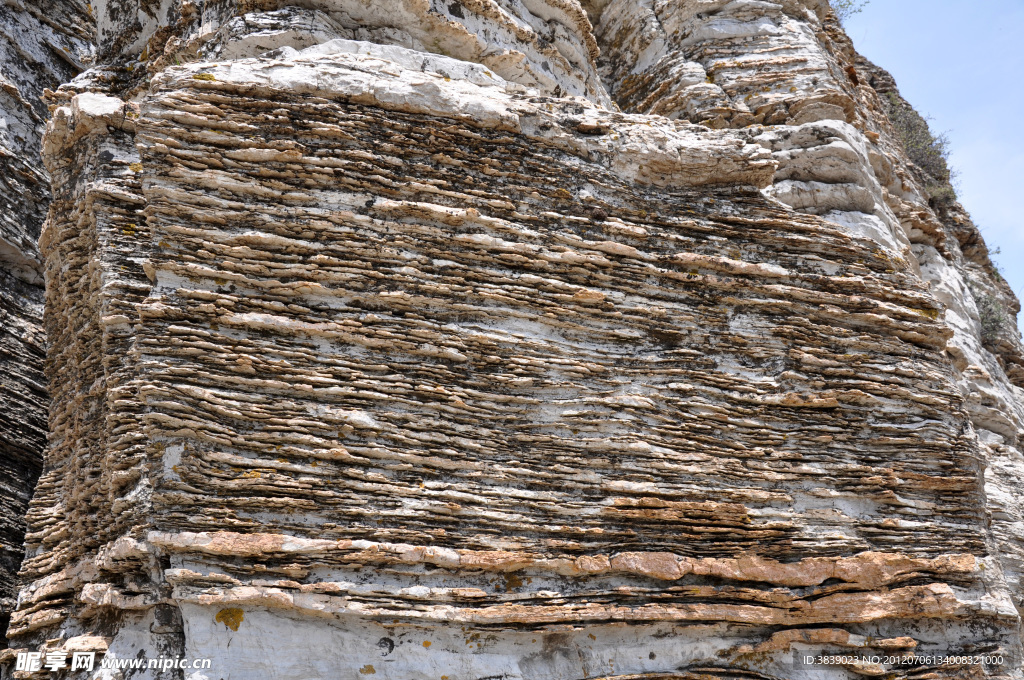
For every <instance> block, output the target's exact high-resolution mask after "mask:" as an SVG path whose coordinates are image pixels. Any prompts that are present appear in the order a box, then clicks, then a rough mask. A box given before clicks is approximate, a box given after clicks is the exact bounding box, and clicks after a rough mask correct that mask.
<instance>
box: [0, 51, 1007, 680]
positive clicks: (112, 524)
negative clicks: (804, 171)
mask: <svg viewBox="0 0 1024 680" xmlns="http://www.w3.org/2000/svg"><path fill="white" fill-rule="evenodd" d="M413 56H414V55H412V54H410V53H408V52H407V51H404V50H403V49H402V48H397V47H394V46H391V47H387V48H385V47H381V46H372V45H365V44H356V43H352V42H346V41H341V42H334V43H330V44H328V45H323V46H319V47H314V48H311V49H309V50H306V51H303V52H297V51H295V50H282V51H280V52H278V53H276V54H274V55H267V56H265V57H263V58H260V59H242V60H235V61H232V62H229V63H213V62H203V63H197V64H192V65H189V66H187V67H180V68H179V67H175V68H171V69H168V70H166V71H165V72H164V73H162V74H161V75H159V76H158V77H156V78H155V79H154V80H153V82H152V83H151V85H150V89H149V90H148V92H147V93H145V95H144V96H142V97H141V99H140V101H138V102H137V106H138V108H136V106H135V103H133V104H123V103H122V102H120V101H119V100H118V99H117V98H115V97H110V96H106V95H102V94H97V93H89V94H78V95H77V96H75V97H73V98H68V99H67V100H66V101H65V105H64V106H62V107H60V108H58V109H57V110H56V111H55V112H54V120H53V123H52V126H51V129H50V132H49V134H48V136H47V147H46V148H47V154H48V160H49V162H50V163H51V167H50V169H51V172H53V174H54V177H55V179H56V181H57V186H59V187H61V191H60V193H59V194H58V196H57V197H56V201H55V203H54V207H53V209H52V211H51V217H50V221H49V223H48V225H47V228H46V232H45V234H44V238H43V249H44V253H45V254H46V256H47V266H48V277H49V279H50V281H51V282H52V285H51V289H50V293H49V295H50V297H49V298H48V304H49V305H50V307H49V309H50V310H51V312H52V314H51V316H50V319H51V320H52V326H51V327H49V328H48V331H49V332H50V334H51V338H58V339H59V341H60V345H59V346H60V347H62V348H67V350H66V352H64V353H60V354H55V355H54V361H55V362H56V363H57V365H60V366H63V367H65V371H66V378H65V379H64V380H62V381H60V383H59V384H57V385H55V390H54V394H55V398H56V401H57V407H56V409H55V417H54V439H53V441H54V446H53V447H52V448H51V450H50V454H49V457H48V461H47V472H46V473H45V475H44V481H45V483H44V484H42V485H41V486H40V491H39V492H38V493H37V505H38V507H39V508H40V509H43V508H46V509H48V512H47V514H45V515H44V514H43V513H42V512H40V513H39V514H36V515H33V517H32V520H33V533H32V534H31V543H30V551H31V555H32V557H31V559H29V560H27V561H26V564H25V568H24V569H25V571H24V574H25V576H26V578H28V579H30V581H31V583H30V585H29V586H28V587H26V588H25V589H24V590H23V592H22V598H21V607H20V609H19V611H18V613H17V614H16V617H15V620H14V621H13V625H12V635H13V636H14V639H15V641H16V642H17V644H19V645H22V646H24V647H28V646H30V645H39V644H42V643H43V641H45V640H50V641H51V643H50V644H58V643H60V644H61V645H66V644H67V643H64V642H60V640H61V639H62V638H61V636H62V635H63V636H65V637H64V638H63V639H70V638H71V637H72V636H75V639H77V638H78V637H81V636H93V637H95V638H97V639H99V638H102V639H104V640H106V639H108V638H109V639H110V643H109V645H108V648H107V649H108V651H107V653H108V654H110V655H113V656H118V657H128V656H133V657H134V656H136V655H138V654H143V655H145V656H158V655H160V654H176V655H183V656H188V657H193V658H195V657H212V658H214V659H215V660H216V662H217V663H218V668H217V669H216V672H217V673H218V674H219V676H220V677H224V678H233V679H239V678H250V677H256V676H259V677H272V678H299V677H335V676H340V677H347V676H351V677H361V676H362V675H382V676H384V677H392V678H403V679H411V678H435V677H441V676H442V675H448V676H449V677H451V678H456V677H457V678H474V679H476V678H483V677H493V676H495V675H498V676H502V675H503V676H505V677H511V678H559V679H565V678H573V679H575V678H584V677H609V678H610V677H662V678H665V677H683V678H687V677H704V678H724V677H733V676H730V675H729V673H731V672H732V671H730V670H728V669H736V668H750V669H756V671H757V673H760V674H761V675H760V677H771V678H792V677H810V676H809V675H807V674H808V673H812V672H817V673H819V677H820V674H822V673H824V674H826V675H827V676H828V677H835V678H840V677H846V673H847V671H846V670H844V669H842V668H840V667H832V668H828V667H825V668H817V669H798V668H795V667H794V665H793V651H794V650H795V649H812V650H818V651H821V650H829V649H835V648H836V647H837V646H838V647H840V648H842V649H849V650H855V651H857V652H858V653H861V652H863V653H865V654H870V653H877V652H878V651H879V650H884V649H917V650H919V651H922V652H925V651H932V652H939V651H941V652H956V651H958V650H963V651H965V652H966V651H967V650H972V649H978V648H985V649H995V650H998V651H999V652H1000V653H1002V654H1003V655H1004V658H1005V659H1006V665H1005V666H1004V669H1005V667H1009V665H1011V664H1012V663H1015V661H1014V659H1015V657H1014V656H1012V655H1013V653H1014V652H1015V650H1016V645H1017V644H1018V639H1017V637H1016V636H1017V632H1016V631H1017V626H1018V623H1019V619H1018V618H1017V614H1016V611H1015V610H1014V609H1013V606H1012V603H1011V602H1010V599H1009V597H1008V593H1007V592H1006V590H1005V587H1004V585H1003V582H1002V581H1001V577H1000V574H999V567H998V563H997V562H996V561H995V560H993V559H992V557H991V556H989V553H988V550H989V545H990V539H989V536H988V534H987V531H986V518H985V499H984V496H983V494H982V481H981V476H980V472H981V470H980V467H981V466H980V462H979V455H978V446H977V440H976V439H975V438H974V436H973V435H972V433H971V429H970V424H969V418H968V414H967V412H966V411H965V409H964V408H963V399H962V397H961V396H960V393H959V392H958V391H957V387H956V383H955V380H956V375H955V369H954V367H953V366H952V365H951V363H950V362H949V360H948V358H947V357H946V355H945V353H944V352H945V348H946V345H947V341H948V339H949V338H950V336H951V331H950V330H949V329H948V327H947V326H946V325H945V324H944V323H943V322H942V320H941V318H940V314H941V310H940V307H939V305H938V303H937V301H936V300H935V299H934V297H933V296H932V295H931V294H930V292H929V291H928V290H927V288H926V287H925V286H924V285H923V284H922V282H921V280H920V278H919V277H918V275H917V273H916V271H915V270H914V269H913V267H912V266H911V264H910V263H909V262H908V261H906V260H904V259H901V258H900V257H899V256H898V255H894V254H893V253H892V252H891V251H888V250H886V249H883V248H880V247H878V244H877V243H876V242H875V241H873V240H872V239H870V238H865V237H862V236H857V235H851V234H850V233H848V231H847V230H845V229H844V228H842V225H838V224H835V223H832V222H827V221H825V220H823V219H821V218H819V217H816V216H813V215H806V214H800V213H795V212H793V211H791V210H788V209H786V208H785V207H784V206H781V205H779V204H778V203H776V202H773V201H771V200H769V199H767V198H765V197H764V196H763V195H762V194H761V193H760V191H759V188H762V187H766V186H767V185H768V184H769V183H770V182H771V179H772V174H773V172H774V170H775V168H776V165H777V161H776V160H774V159H773V158H772V154H771V152H770V151H769V150H767V149H765V148H763V147H762V146H761V145H759V144H758V143H757V140H756V139H755V136H756V135H755V134H754V133H753V132H751V131H730V130H721V131H710V130H707V129H705V128H702V127H699V126H693V125H690V124H688V123H673V122H671V121H668V120H667V119H665V118H660V117H650V116H639V115H626V114H619V113H612V112H609V111H606V110H602V109H600V108H597V107H595V106H594V105H593V104H591V103H589V102H588V101H586V100H583V99H559V98H551V97H543V96H540V95H538V94H537V93H524V92H522V91H521V88H520V87H519V86H515V85H511V84H508V83H507V82H504V81H502V80H501V79H499V78H497V77H495V76H493V74H491V75H489V74H488V73H487V70H486V69H484V68H481V67H479V66H476V65H473V64H469V63H464V62H462V63H459V62H454V61H451V60H445V59H444V58H440V57H431V58H430V59H426V60H416V59H413ZM66 159H74V162H73V163H72V162H66ZM82 357H85V358H86V360H82ZM54 640H57V641H58V642H52V641H54ZM286 649H288V650H290V651H289V654H290V655H291V656H290V657H289V656H287V655H286V654H285V650H286ZM325 649H329V650H344V653H325V652H324V650H325ZM282 658H293V659H295V662H294V663H291V662H288V663H285V664H282V662H281V659H282ZM961 670H964V671H967V670H970V669H961ZM946 671H949V672H951V673H953V672H960V671H959V670H957V669H955V668H954V669H951V670H950V669H946ZM946 671H943V672H946ZM993 672H994V673H995V674H998V673H1000V672H1002V671H1001V670H1000V669H999V668H995V669H994V671H993ZM950 677H952V676H950Z"/></svg>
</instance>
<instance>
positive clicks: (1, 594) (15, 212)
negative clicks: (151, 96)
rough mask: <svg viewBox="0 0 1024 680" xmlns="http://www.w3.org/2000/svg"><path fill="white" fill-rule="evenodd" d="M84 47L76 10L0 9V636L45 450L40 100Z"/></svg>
mask: <svg viewBox="0 0 1024 680" xmlns="http://www.w3.org/2000/svg"><path fill="white" fill-rule="evenodd" d="M91 45H92V29H91V20H90V18H89V17H88V15H87V14H86V12H85V7H84V5H83V6H79V5H78V4H77V3H75V2H41V3H40V2H22V1H20V0H7V1H6V2H4V3H0V64H2V70H0V120H2V124H0V629H6V627H7V621H8V618H9V616H10V613H11V611H12V609H13V608H14V605H15V597H16V594H17V587H16V584H15V575H16V574H17V572H18V567H19V565H20V563H21V558H22V555H23V552H24V550H23V548H22V545H23V541H24V536H25V510H26V507H27V506H28V502H29V499H30V498H31V496H32V489H33V486H34V485H35V482H36V478H37V477H38V476H39V470H40V468H41V466H42V458H43V447H44V445H45V442H46V379H45V378H44V377H43V362H44V356H45V341H44V336H43V332H42V316H43V275H42V272H43V264H42V259H41V258H40V256H39V250H38V248H37V245H36V241H37V240H38V238H39V232H40V229H41V228H42V224H43V219H44V217H45V215H46V209H47V205H48V203H49V195H50V179H49V177H48V176H47V174H46V172H45V171H44V170H43V167H42V163H41V161H40V156H39V150H40V139H41V137H42V133H43V126H44V123H45V120H46V117H47V111H46V106H45V105H44V104H43V102H42V100H41V99H40V96H41V95H42V94H43V90H44V89H45V88H47V87H51V88H56V87H57V86H58V85H60V84H61V83H63V82H67V81H68V80H70V79H71V78H73V77H74V76H75V75H76V74H77V73H78V72H79V71H80V70H81V67H82V64H83V61H85V60H88V59H89V58H90V57H91V51H92V48H91ZM3 647H6V645H5V644H4V641H3V640H0V648H3Z"/></svg>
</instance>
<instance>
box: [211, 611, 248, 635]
mask: <svg viewBox="0 0 1024 680" xmlns="http://www.w3.org/2000/svg"><path fill="white" fill-rule="evenodd" d="M244 618H245V613H244V612H243V611H242V610H241V609H239V608H237V607H228V608H227V609H221V610H220V611H219V612H217V616H215V617H214V619H213V620H214V621H216V622H217V623H223V624H224V625H225V626H227V627H228V628H230V629H231V630H234V631H237V630H238V627H239V626H240V625H242V620H243V619H244Z"/></svg>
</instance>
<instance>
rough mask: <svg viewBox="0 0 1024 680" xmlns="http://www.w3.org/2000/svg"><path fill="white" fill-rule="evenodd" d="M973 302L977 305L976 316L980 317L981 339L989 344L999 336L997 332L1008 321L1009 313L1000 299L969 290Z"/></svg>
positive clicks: (1000, 330)
mask: <svg viewBox="0 0 1024 680" xmlns="http://www.w3.org/2000/svg"><path fill="white" fill-rule="evenodd" d="M971 294H972V295H973V296H974V303H975V304H976V305H977V306H978V317H979V318H980V319H981V341H982V343H983V344H986V345H987V344H991V343H993V342H995V341H996V340H997V339H998V338H999V334H1000V333H1001V332H1002V330H1003V329H1004V328H1006V327H1007V326H1008V325H1009V323H1010V315H1009V313H1007V311H1006V307H1004V306H1003V303H1002V301H1001V300H1000V299H999V298H997V297H995V296H994V295H988V294H987V293H979V292H978V291H976V290H973V289H972V290H971Z"/></svg>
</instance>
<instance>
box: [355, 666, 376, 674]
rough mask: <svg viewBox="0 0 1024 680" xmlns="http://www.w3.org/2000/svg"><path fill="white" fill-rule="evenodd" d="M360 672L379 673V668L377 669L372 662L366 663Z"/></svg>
mask: <svg viewBox="0 0 1024 680" xmlns="http://www.w3.org/2000/svg"><path fill="white" fill-rule="evenodd" d="M359 672H360V673H362V674H363V675H375V674H376V673H377V669H375V668H374V667H373V666H371V665H370V664H366V665H365V666H363V667H362V668H360V669H359Z"/></svg>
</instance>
